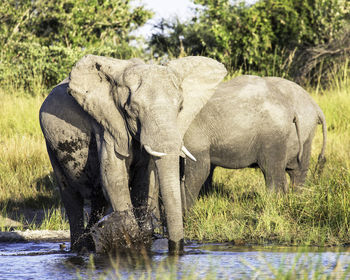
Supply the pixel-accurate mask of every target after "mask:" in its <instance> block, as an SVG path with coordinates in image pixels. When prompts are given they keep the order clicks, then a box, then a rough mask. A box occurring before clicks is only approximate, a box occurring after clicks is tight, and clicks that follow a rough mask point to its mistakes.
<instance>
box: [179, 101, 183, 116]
mask: <svg viewBox="0 0 350 280" xmlns="http://www.w3.org/2000/svg"><path fill="white" fill-rule="evenodd" d="M183 105H184V102H183V100H182V101H181V103H180V106H179V113H180V112H181V111H182V109H183V108H184V106H183Z"/></svg>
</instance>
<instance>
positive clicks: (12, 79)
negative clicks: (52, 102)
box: [0, 0, 152, 95]
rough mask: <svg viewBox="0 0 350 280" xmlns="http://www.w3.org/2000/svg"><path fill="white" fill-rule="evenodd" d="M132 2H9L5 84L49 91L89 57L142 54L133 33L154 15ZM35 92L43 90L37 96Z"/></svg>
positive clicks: (3, 17)
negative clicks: (93, 55)
mask: <svg viewBox="0 0 350 280" xmlns="http://www.w3.org/2000/svg"><path fill="white" fill-rule="evenodd" d="M129 2H130V1H128V0H78V1H73V0H59V1H48V0H36V1H32V0H24V1H17V0H9V1H5V2H4V3H3V4H2V5H1V7H0V45H1V47H2V48H1V51H0V61H1V63H0V85H1V87H2V88H4V89H7V90H10V89H9V88H10V87H11V86H12V87H14V88H17V89H20V88H23V89H25V90H26V92H27V93H31V94H32V95H33V94H34V95H35V94H38V93H42V92H46V91H47V88H50V87H52V86H54V85H55V84H57V83H58V82H60V81H61V80H62V79H64V78H65V77H66V76H67V75H68V73H69V71H70V69H71V68H72V66H73V64H74V63H75V62H76V61H77V60H78V59H79V58H81V57H82V56H83V55H84V54H87V53H93V54H97V55H105V56H112V57H117V58H129V57H132V56H136V55H140V51H139V50H138V49H136V48H135V47H132V46H131V45H130V41H131V40H132V39H134V37H133V36H131V35H130V32H131V31H133V30H135V29H136V28H138V27H139V26H141V25H143V24H144V23H145V22H146V21H147V20H148V19H149V18H150V16H151V15H152V14H151V13H150V12H149V11H147V10H145V9H144V7H143V6H135V7H134V8H132V7H131V5H130V3H129ZM34 89H36V90H39V92H35V91H34Z"/></svg>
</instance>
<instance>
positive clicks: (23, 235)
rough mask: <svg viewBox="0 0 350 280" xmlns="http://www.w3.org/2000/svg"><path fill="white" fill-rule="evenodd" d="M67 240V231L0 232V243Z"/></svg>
mask: <svg viewBox="0 0 350 280" xmlns="http://www.w3.org/2000/svg"><path fill="white" fill-rule="evenodd" d="M69 240H70V235H69V230H25V231H19V230H15V231H8V232H7V231H6V232H5V231H4V232H0V242H33V241H37V242H39V241H41V242H61V241H69Z"/></svg>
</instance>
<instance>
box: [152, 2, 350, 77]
mask: <svg viewBox="0 0 350 280" xmlns="http://www.w3.org/2000/svg"><path fill="white" fill-rule="evenodd" d="M193 2H194V3H196V4H199V5H200V6H199V7H198V8H197V13H196V16H195V17H194V18H193V19H192V20H190V21H189V22H185V23H182V22H179V21H178V20H175V21H173V22H171V21H170V22H169V21H167V20H162V21H161V22H160V23H159V24H158V25H157V27H158V30H159V32H158V33H156V34H154V35H153V37H152V39H151V41H150V46H151V49H152V50H153V52H154V53H156V54H158V55H159V56H163V55H171V56H174V57H178V56H179V55H183V54H187V55H204V56H209V57H212V58H215V59H218V60H219V61H221V62H223V63H225V65H226V67H227V68H228V69H231V71H237V70H239V69H241V70H242V71H243V72H244V73H252V74H259V75H275V76H276V75H277V76H287V77H299V76H298V75H299V68H300V64H298V63H296V62H297V61H298V59H299V58H301V59H302V61H303V62H304V63H305V59H306V58H307V57H305V51H306V50H309V56H311V57H312V58H315V56H312V55H311V50H310V49H314V48H316V49H318V48H320V46H323V48H325V49H327V50H328V51H330V52H328V56H329V55H331V54H332V56H333V57H334V54H336V53H338V54H339V55H341V56H343V55H344V52H345V51H346V50H347V55H348V54H349V45H346V44H344V45H342V46H341V49H340V51H339V49H337V48H334V49H333V48H332V49H329V48H327V47H325V46H328V47H329V46H330V45H329V44H330V43H331V42H334V41H341V40H340V39H339V37H342V34H343V33H346V30H347V28H348V27H346V26H349V19H350V18H349V8H350V6H349V2H348V1H343V0H298V1H295V0H293V1H289V0H288V1H285V0H260V1H257V2H256V3H255V4H253V5H251V6H248V5H246V4H245V3H244V1H229V0H193ZM337 51H338V52H337ZM325 54H327V52H326V53H325ZM311 57H310V59H311ZM321 58H322V59H321ZM323 59H324V57H319V56H318V62H320V61H322V60H323ZM316 65H317V63H316V64H313V65H312V67H311V69H309V71H308V72H307V73H303V74H304V75H305V74H310V75H311V74H312V73H313V72H315V71H316V69H318V70H320V69H319V68H317V67H316ZM315 67H316V68H315ZM325 69H327V67H325ZM325 69H322V70H321V71H325ZM309 72H310V73H309ZM316 82H317V81H316Z"/></svg>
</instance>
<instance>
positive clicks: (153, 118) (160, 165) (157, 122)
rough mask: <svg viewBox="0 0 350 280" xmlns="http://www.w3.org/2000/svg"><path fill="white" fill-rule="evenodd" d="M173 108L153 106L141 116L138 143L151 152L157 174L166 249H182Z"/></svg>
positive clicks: (177, 144)
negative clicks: (163, 209)
mask: <svg viewBox="0 0 350 280" xmlns="http://www.w3.org/2000/svg"><path fill="white" fill-rule="evenodd" d="M176 117H177V111H176V110H171V109H170V108H169V107H167V106H159V107H153V108H151V110H150V114H149V115H148V116H147V117H145V119H144V120H143V127H142V130H141V143H142V145H143V147H144V148H145V150H146V151H148V152H149V153H150V154H151V155H153V157H154V160H155V164H156V169H157V173H158V177H159V185H160V191H161V194H162V200H163V203H164V208H165V214H166V220H167V228H168V233H169V253H170V254H181V253H182V252H183V238H184V233H183V222H182V203H181V192H180V174H179V172H180V171H179V168H180V167H179V156H180V153H181V147H182V139H181V136H180V134H179V131H178V128H177V122H176Z"/></svg>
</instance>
